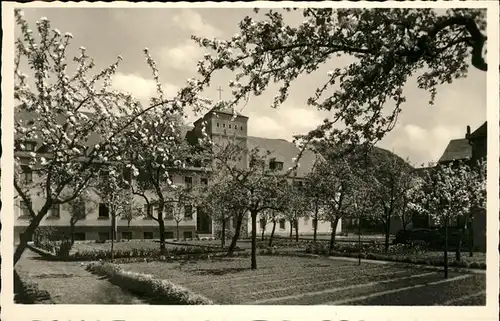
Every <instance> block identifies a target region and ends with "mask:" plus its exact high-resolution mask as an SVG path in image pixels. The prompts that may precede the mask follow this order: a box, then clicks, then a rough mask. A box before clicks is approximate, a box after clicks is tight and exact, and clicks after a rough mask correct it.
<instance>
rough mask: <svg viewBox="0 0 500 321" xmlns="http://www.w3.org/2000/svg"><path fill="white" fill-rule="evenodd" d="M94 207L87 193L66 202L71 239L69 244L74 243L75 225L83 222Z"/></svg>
mask: <svg viewBox="0 0 500 321" xmlns="http://www.w3.org/2000/svg"><path fill="white" fill-rule="evenodd" d="M96 205H97V204H96V202H95V201H94V200H93V199H92V198H91V197H90V196H89V195H88V193H82V194H80V195H78V196H77V197H76V198H75V199H73V200H71V201H69V202H68V209H69V212H70V218H69V229H70V231H69V233H70V237H71V244H74V243H75V226H76V223H78V222H79V221H81V220H84V219H85V217H87V215H88V214H89V213H91V212H92V211H93V210H94V209H95V207H96Z"/></svg>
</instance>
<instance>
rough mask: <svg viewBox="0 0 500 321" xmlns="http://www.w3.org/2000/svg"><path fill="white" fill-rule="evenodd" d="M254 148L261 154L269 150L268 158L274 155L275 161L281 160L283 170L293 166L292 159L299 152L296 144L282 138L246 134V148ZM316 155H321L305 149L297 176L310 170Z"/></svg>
mask: <svg viewBox="0 0 500 321" xmlns="http://www.w3.org/2000/svg"><path fill="white" fill-rule="evenodd" d="M254 148H257V149H258V150H259V151H261V153H259V154H261V155H264V154H265V153H266V151H269V152H270V155H269V157H268V159H269V160H270V159H272V158H274V157H276V160H277V161H282V162H283V172H286V171H287V170H288V169H289V168H290V167H292V166H293V164H294V163H293V159H294V158H296V157H297V155H298V154H299V152H300V150H299V148H297V146H295V145H294V144H293V143H292V142H289V141H287V140H284V139H273V138H263V137H254V136H248V149H249V150H252V149H254ZM317 157H321V156H320V155H319V154H315V153H314V152H313V151H311V150H305V151H304V153H303V154H302V157H301V158H300V159H299V167H298V169H297V177H305V176H306V175H307V174H309V173H310V172H312V170H313V167H314V164H315V162H316V159H317Z"/></svg>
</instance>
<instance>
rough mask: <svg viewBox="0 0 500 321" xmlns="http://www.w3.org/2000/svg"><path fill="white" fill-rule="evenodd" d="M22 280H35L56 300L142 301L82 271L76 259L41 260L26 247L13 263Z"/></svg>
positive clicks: (133, 302) (62, 301)
mask: <svg viewBox="0 0 500 321" xmlns="http://www.w3.org/2000/svg"><path fill="white" fill-rule="evenodd" d="M16 271H17V272H18V274H19V276H20V277H21V279H22V280H27V281H30V282H35V283H37V284H38V288H39V289H40V290H45V291H47V292H49V293H50V296H51V299H52V301H53V302H54V303H56V304H143V302H142V301H140V299H138V298H137V297H136V296H134V295H132V294H130V293H128V292H127V291H124V290H122V289H121V288H120V287H118V286H115V285H113V284H111V283H110V282H108V281H107V280H105V279H100V278H97V277H95V276H94V275H92V274H90V273H89V272H87V271H85V265H84V264H81V263H80V262H54V261H45V260H42V259H41V258H40V256H38V255H37V254H35V253H34V252H32V251H30V250H26V251H25V252H24V254H23V256H22V258H21V260H20V261H19V262H18V263H17V264H16Z"/></svg>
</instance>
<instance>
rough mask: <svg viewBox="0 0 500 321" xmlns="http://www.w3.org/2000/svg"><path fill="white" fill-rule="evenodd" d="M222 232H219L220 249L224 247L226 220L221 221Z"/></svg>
mask: <svg viewBox="0 0 500 321" xmlns="http://www.w3.org/2000/svg"><path fill="white" fill-rule="evenodd" d="M221 228H222V230H221V236H220V238H221V240H220V247H221V248H224V245H226V220H225V219H223V220H222V226H221Z"/></svg>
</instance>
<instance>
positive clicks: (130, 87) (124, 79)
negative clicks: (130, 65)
mask: <svg viewBox="0 0 500 321" xmlns="http://www.w3.org/2000/svg"><path fill="white" fill-rule="evenodd" d="M112 86H113V88H115V89H116V90H121V91H125V92H129V93H130V94H131V95H132V96H134V97H135V98H136V99H138V100H140V101H141V102H142V103H144V104H147V103H148V101H149V98H151V97H154V96H156V95H157V93H156V83H155V81H154V80H152V79H145V78H143V77H141V76H138V75H135V74H123V73H116V75H115V76H114V77H113V83H112ZM162 89H163V92H164V93H165V95H166V96H167V97H169V96H170V97H171V96H174V95H176V94H177V91H178V90H179V87H177V86H175V85H172V84H168V83H167V84H163V85H162Z"/></svg>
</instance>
